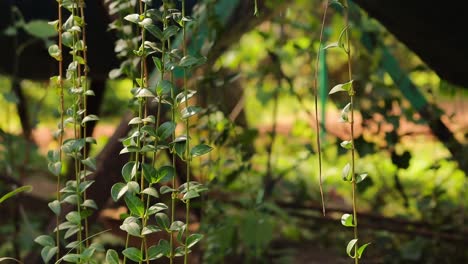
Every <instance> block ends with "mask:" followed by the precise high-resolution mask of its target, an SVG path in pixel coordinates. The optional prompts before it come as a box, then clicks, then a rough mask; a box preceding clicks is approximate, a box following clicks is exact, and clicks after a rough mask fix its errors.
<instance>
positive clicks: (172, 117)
mask: <svg viewBox="0 0 468 264" xmlns="http://www.w3.org/2000/svg"><path fill="white" fill-rule="evenodd" d="M167 49H168V50H170V49H171V40H170V39H169V40H168V41H167ZM170 78H171V83H172V84H173V83H174V72H173V71H171V76H170ZM171 99H172V102H173V104H174V103H175V92H174V88H172V89H171ZM175 111H176V110H175V106H174V105H171V120H172V122H175ZM175 138H176V137H175V130H174V131H173V132H172V140H174V139H175ZM175 159H176V154H175V153H172V167H173V168H174V170H175V169H176V166H175V162H176V160H175ZM174 174H175V175H177V171H175V173H174ZM172 189H174V190H175V189H176V177H175V176H174V177H172ZM176 198H177V194H176V191H172V194H171V223H174V221H175V206H176V204H175V202H176ZM169 245H170V248H171V254H170V257H169V263H170V264H173V263H174V236H173V235H172V233H171V236H170V238H169Z"/></svg>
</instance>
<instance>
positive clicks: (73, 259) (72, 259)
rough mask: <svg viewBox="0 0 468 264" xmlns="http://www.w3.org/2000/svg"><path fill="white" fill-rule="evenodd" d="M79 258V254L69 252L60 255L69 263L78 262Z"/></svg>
mask: <svg viewBox="0 0 468 264" xmlns="http://www.w3.org/2000/svg"><path fill="white" fill-rule="evenodd" d="M80 258H81V256H80V255H78V254H70V253H68V254H67V255H65V256H63V257H62V259H63V260H64V261H67V262H70V263H80Z"/></svg>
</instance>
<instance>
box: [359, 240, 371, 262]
mask: <svg viewBox="0 0 468 264" xmlns="http://www.w3.org/2000/svg"><path fill="white" fill-rule="evenodd" d="M370 244H371V243H366V244H364V245H362V246H360V247H359V248H358V250H357V255H358V258H361V257H362V254H363V253H364V250H366V248H367V246H369V245H370Z"/></svg>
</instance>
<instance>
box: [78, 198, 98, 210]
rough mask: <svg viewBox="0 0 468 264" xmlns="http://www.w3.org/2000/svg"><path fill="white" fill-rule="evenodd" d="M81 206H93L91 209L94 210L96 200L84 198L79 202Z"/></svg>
mask: <svg viewBox="0 0 468 264" xmlns="http://www.w3.org/2000/svg"><path fill="white" fill-rule="evenodd" d="M81 206H83V207H87V208H93V209H95V210H97V209H98V207H97V204H96V202H95V201H94V200H91V199H88V200H85V201H84V202H83V203H82V204H81Z"/></svg>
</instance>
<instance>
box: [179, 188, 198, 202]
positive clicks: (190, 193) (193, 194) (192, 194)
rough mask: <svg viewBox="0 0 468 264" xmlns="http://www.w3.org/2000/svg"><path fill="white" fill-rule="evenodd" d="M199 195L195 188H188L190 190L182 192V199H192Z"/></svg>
mask: <svg viewBox="0 0 468 264" xmlns="http://www.w3.org/2000/svg"><path fill="white" fill-rule="evenodd" d="M199 196H200V194H199V193H198V192H197V191H196V190H193V189H190V190H188V191H187V193H185V194H184V196H183V197H182V199H183V200H190V199H193V198H197V197H199Z"/></svg>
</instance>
